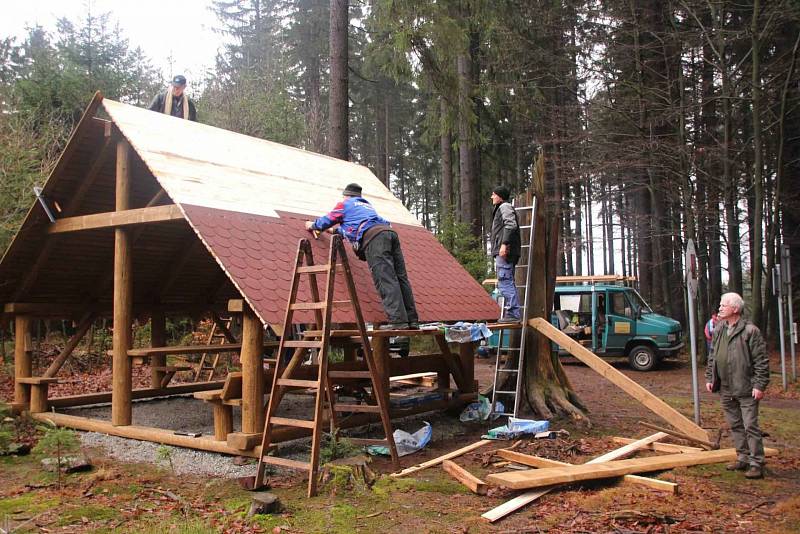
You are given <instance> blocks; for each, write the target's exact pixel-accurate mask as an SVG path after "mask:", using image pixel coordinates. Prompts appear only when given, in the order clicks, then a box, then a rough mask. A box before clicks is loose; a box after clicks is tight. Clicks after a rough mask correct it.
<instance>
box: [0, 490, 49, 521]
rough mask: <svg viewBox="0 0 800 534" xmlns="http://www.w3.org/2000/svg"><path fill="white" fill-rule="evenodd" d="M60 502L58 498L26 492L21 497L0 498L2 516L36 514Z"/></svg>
mask: <svg viewBox="0 0 800 534" xmlns="http://www.w3.org/2000/svg"><path fill="white" fill-rule="evenodd" d="M58 504H59V500H58V499H54V498H48V497H42V496H39V495H37V494H36V493H26V494H24V495H20V496H19V497H11V498H4V499H0V517H5V516H7V515H14V514H21V513H24V514H26V515H35V514H38V513H40V512H44V511H45V510H48V509H49V508H53V507H55V506H57V505H58Z"/></svg>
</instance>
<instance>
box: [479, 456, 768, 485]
mask: <svg viewBox="0 0 800 534" xmlns="http://www.w3.org/2000/svg"><path fill="white" fill-rule="evenodd" d="M765 452H766V453H767V455H768V456H774V455H775V454H777V451H776V450H775V449H768V450H767V451H765ZM735 459H736V449H721V450H718V451H703V452H689V453H683V454H668V455H664V456H653V457H651V458H633V459H630V460H616V461H610V462H599V463H595V464H584V465H573V466H570V467H547V468H544V469H531V470H528V471H517V472H509V473H496V474H493V475H489V476H488V477H487V481H488V482H490V483H493V484H497V485H500V486H505V487H508V488H513V489H529V488H539V487H544V486H552V485H554V484H566V483H571V482H580V481H583V480H597V479H602V478H610V477H618V476H623V475H629V474H635V473H647V472H650V471H661V470H664V469H672V468H674V467H687V466H692V465H703V464H715V463H719V462H726V461H730V460H735Z"/></svg>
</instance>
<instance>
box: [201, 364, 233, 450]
mask: <svg viewBox="0 0 800 534" xmlns="http://www.w3.org/2000/svg"><path fill="white" fill-rule="evenodd" d="M194 398H195V399H200V400H203V401H206V402H208V403H210V404H211V406H212V408H213V410H214V439H215V440H217V441H225V440H226V439H227V437H228V434H230V433H231V432H233V407H234V406H241V405H242V373H240V372H236V373H228V376H227V377H225V384H223V386H222V389H212V390H209V391H198V392H197V393H195V394H194Z"/></svg>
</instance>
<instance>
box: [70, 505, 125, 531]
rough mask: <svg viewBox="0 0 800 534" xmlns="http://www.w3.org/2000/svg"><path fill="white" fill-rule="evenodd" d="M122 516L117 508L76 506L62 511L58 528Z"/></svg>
mask: <svg viewBox="0 0 800 534" xmlns="http://www.w3.org/2000/svg"><path fill="white" fill-rule="evenodd" d="M119 515H120V513H119V511H118V510H116V509H115V508H111V507H108V506H100V505H94V504H89V505H86V506H75V507H71V508H66V509H63V510H61V512H60V513H59V517H58V521H56V523H55V524H56V526H59V527H63V526H67V525H72V524H75V523H84V522H93V521H108V520H109V519H116V518H118V517H119Z"/></svg>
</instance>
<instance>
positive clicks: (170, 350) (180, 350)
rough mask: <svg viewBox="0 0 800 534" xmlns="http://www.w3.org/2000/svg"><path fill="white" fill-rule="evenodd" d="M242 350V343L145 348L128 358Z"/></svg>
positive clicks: (270, 345) (267, 344) (274, 344)
mask: <svg viewBox="0 0 800 534" xmlns="http://www.w3.org/2000/svg"><path fill="white" fill-rule="evenodd" d="M278 344H279V342H278V341H267V342H265V343H262V344H261V346H262V347H263V348H265V349H266V348H275V347H277V346H278ZM241 348H242V344H241V343H225V344H222V345H176V346H172V347H144V348H141V349H131V350H129V351H128V356H135V357H139V356H154V355H161V354H202V353H203V352H207V353H209V354H214V353H222V352H239V351H240V350H241Z"/></svg>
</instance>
